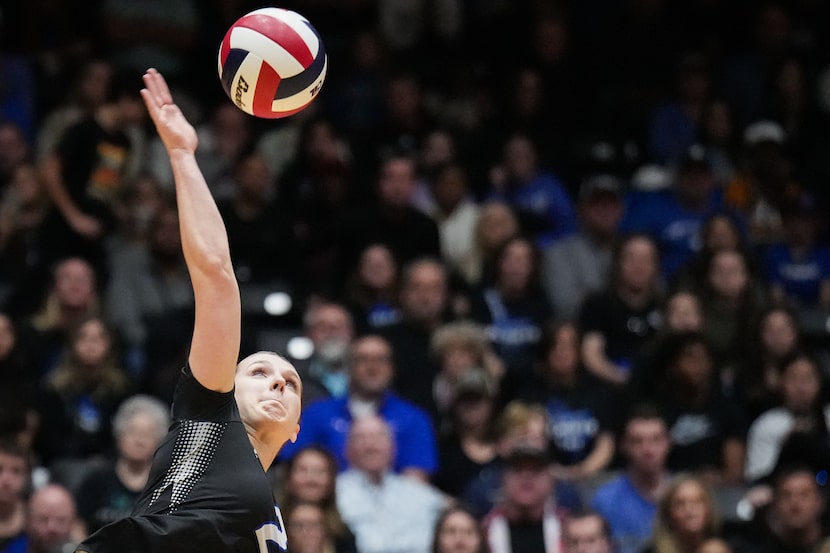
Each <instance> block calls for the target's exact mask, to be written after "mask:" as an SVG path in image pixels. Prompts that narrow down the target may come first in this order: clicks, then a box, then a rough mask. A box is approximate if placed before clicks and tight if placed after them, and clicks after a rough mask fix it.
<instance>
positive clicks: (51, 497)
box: [0, 484, 85, 553]
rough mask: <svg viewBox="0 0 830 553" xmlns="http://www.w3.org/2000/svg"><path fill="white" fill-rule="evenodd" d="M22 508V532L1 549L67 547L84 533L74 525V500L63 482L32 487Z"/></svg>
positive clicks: (22, 552)
mask: <svg viewBox="0 0 830 553" xmlns="http://www.w3.org/2000/svg"><path fill="white" fill-rule="evenodd" d="M26 511H27V512H26V532H25V533H24V534H23V535H21V536H20V537H18V538H17V539H16V540H14V541H13V542H11V543H9V544H8V545H7V546H6V548H5V549H0V551H3V553H55V552H57V551H68V550H71V549H73V548H74V547H75V545H77V544H78V543H79V542H80V541H81V540H82V539H83V538H84V537H85V534H84V533H83V531H82V530H80V528H79V526H78V517H77V514H76V511H75V500H74V499H73V498H72V494H71V493H69V490H68V489H66V488H64V487H63V486H60V485H58V484H46V485H45V486H43V487H42V488H38V489H37V490H35V491H34V493H32V496H31V497H30V498H29V502H28V506H27V510H26Z"/></svg>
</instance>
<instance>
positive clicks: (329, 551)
mask: <svg viewBox="0 0 830 553" xmlns="http://www.w3.org/2000/svg"><path fill="white" fill-rule="evenodd" d="M327 523H328V521H327V519H326V512H325V511H324V510H323V508H322V507H321V506H320V505H318V504H317V503H312V502H307V501H300V502H298V503H295V504H294V505H292V507H291V508H290V509H286V510H285V531H286V535H287V537H288V543H290V544H291V551H292V553H357V549H356V546H355V542H354V536H352V539H351V541H347V542H342V541H341V540H339V538H338V536H337V535H336V534H335V533H334V532H333V531H332V530H333V529H332V528H330V527H329V525H328V524H327Z"/></svg>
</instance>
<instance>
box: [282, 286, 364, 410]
mask: <svg viewBox="0 0 830 553" xmlns="http://www.w3.org/2000/svg"><path fill="white" fill-rule="evenodd" d="M303 334H304V335H305V336H306V338H308V339H309V341H310V342H311V345H312V347H313V350H312V352H311V356H309V357H307V358H305V359H292V363H293V365H294V367H295V368H296V369H297V373H298V374H299V375H300V377H301V378H302V379H303V407H308V406H309V405H311V404H312V403H314V402H315V401H317V400H319V399H324V398H329V397H336V398H342V397H345V396H346V393H347V391H348V389H349V374H348V370H347V368H346V363H347V360H346V357H347V355H348V353H349V347H350V346H351V343H352V340H353V339H354V325H353V324H352V317H351V315H350V314H349V312H348V310H346V308H345V307H344V306H343V305H341V304H339V303H334V302H319V303H313V304H312V305H310V306H309V308H308V309H307V310H306V313H305V316H304V317H303Z"/></svg>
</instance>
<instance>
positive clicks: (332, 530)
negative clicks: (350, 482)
mask: <svg viewBox="0 0 830 553" xmlns="http://www.w3.org/2000/svg"><path fill="white" fill-rule="evenodd" d="M336 479H337V459H335V458H334V456H333V455H332V454H331V453H329V451H328V450H327V449H325V448H324V447H322V446H317V445H309V446H306V447H304V448H303V449H301V450H300V451H299V452H298V453H297V455H295V456H294V457H293V458H292V459H291V460H290V461H288V462H287V463H286V466H285V478H284V481H283V482H282V486H281V487H280V491H279V492H277V493H278V494H279V496H280V497H279V504H280V505H282V506H283V508H284V509H285V510H286V512H292V511H293V509H294V507H295V506H298V505H313V506H316V507H317V508H319V509H320V511H321V513H322V519H323V526H324V528H325V535H326V536H328V537H329V538H330V539H331V540H332V541H333V542H334V545H335V546H336V548H337V549H336V551H337V552H338V553H341V549H342V551H351V550H354V548H355V538H354V534H352V531H351V530H350V529H349V527H348V526H346V523H345V522H343V518H342V517H341V516H340V512H339V511H338V510H337V493H336V488H335V481H336Z"/></svg>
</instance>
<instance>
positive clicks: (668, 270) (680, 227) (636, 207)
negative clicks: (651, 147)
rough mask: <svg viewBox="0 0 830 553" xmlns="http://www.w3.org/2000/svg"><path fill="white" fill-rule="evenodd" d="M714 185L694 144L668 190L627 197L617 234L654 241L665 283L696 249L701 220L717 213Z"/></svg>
mask: <svg viewBox="0 0 830 553" xmlns="http://www.w3.org/2000/svg"><path fill="white" fill-rule="evenodd" d="M717 184H718V183H717V179H716V177H715V173H714V172H713V171H712V167H711V165H710V163H709V160H708V158H707V157H706V150H705V149H704V147H703V146H701V145H700V144H694V145H692V146H690V147H689V148H687V149H686V151H685V153H684V155H683V157H682V158H681V159H680V161H679V162H678V165H677V168H676V177H675V182H674V185H673V186H672V187H670V188H669V189H668V190H658V191H656V192H643V193H639V194H634V195H630V196H629V198H628V205H627V206H626V212H625V217H623V220H622V222H621V224H620V227H621V231H622V232H624V233H630V232H642V233H646V234H648V235H650V236H651V237H652V238H654V240H655V241H656V242H657V244H658V245H659V247H660V255H661V261H662V267H661V269H662V273H663V277H664V278H665V279H666V280H667V281H670V280H671V279H672V276H673V275H674V274H675V272H676V271H677V270H678V269H679V268H680V267H681V266H682V265H683V264H684V263H685V262H686V261H687V260H688V259H689V258H690V257H692V255H693V254H694V252H696V251H697V250H698V249H700V229H701V227H702V225H703V223H704V221H706V219H707V218H709V217H710V216H711V215H712V214H713V213H715V212H717V211H721V204H722V202H721V197H720V193H719V191H718V187H717Z"/></svg>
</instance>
